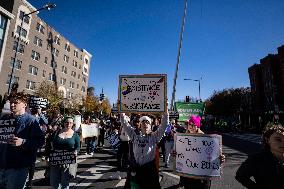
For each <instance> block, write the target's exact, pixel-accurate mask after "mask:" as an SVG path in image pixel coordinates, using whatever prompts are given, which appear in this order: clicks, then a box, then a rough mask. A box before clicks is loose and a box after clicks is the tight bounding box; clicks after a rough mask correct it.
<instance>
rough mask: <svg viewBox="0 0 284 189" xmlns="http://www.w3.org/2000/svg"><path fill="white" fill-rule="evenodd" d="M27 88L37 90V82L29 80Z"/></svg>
mask: <svg viewBox="0 0 284 189" xmlns="http://www.w3.org/2000/svg"><path fill="white" fill-rule="evenodd" d="M26 88H27V89H29V90H35V82H33V81H30V80H27V83H26Z"/></svg>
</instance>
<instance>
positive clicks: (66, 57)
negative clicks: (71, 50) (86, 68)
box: [63, 55, 69, 63]
mask: <svg viewBox="0 0 284 189" xmlns="http://www.w3.org/2000/svg"><path fill="white" fill-rule="evenodd" d="M63 60H64V62H67V63H68V62H69V56H66V55H64V58H63Z"/></svg>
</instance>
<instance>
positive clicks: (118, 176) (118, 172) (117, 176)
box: [115, 171, 121, 180]
mask: <svg viewBox="0 0 284 189" xmlns="http://www.w3.org/2000/svg"><path fill="white" fill-rule="evenodd" d="M115 178H116V179H117V180H121V176H120V171H116V175H115Z"/></svg>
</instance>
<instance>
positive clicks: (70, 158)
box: [49, 150, 76, 165]
mask: <svg viewBox="0 0 284 189" xmlns="http://www.w3.org/2000/svg"><path fill="white" fill-rule="evenodd" d="M49 163H50V165H64V164H74V163H76V154H75V151H68V150H53V151H52V152H51V153H50V155H49Z"/></svg>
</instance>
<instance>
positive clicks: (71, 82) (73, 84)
mask: <svg viewBox="0 0 284 189" xmlns="http://www.w3.org/2000/svg"><path fill="white" fill-rule="evenodd" d="M74 86H75V83H74V82H73V81H70V85H69V87H70V88H72V89H74Z"/></svg>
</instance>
